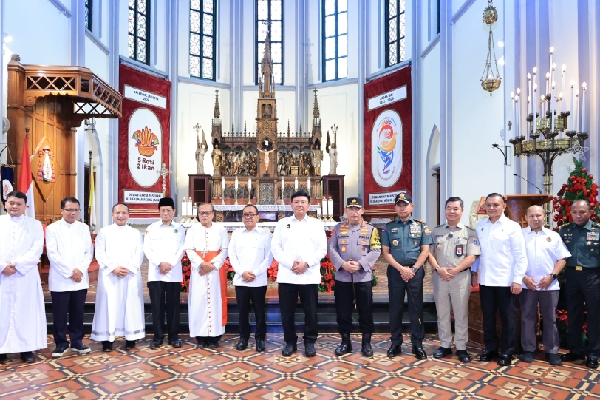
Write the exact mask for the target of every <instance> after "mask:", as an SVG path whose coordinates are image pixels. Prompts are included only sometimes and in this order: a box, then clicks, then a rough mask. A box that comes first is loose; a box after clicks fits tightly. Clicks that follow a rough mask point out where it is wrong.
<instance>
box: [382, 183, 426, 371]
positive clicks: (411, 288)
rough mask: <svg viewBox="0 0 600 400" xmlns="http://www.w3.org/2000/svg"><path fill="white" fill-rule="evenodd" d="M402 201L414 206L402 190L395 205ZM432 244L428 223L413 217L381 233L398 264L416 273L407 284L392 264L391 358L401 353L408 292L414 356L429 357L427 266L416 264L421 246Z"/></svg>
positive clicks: (390, 290)
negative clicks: (425, 312)
mask: <svg viewBox="0 0 600 400" xmlns="http://www.w3.org/2000/svg"><path fill="white" fill-rule="evenodd" d="M400 202H404V203H407V204H410V203H412V198H411V196H410V195H409V194H408V193H407V192H406V191H401V192H400V193H398V194H397V195H396V198H395V201H394V203H395V204H398V203H400ZM431 243H432V240H431V231H430V230H429V228H428V227H427V225H426V224H425V222H423V221H420V220H417V219H415V218H413V217H412V216H411V217H409V218H408V220H406V221H401V220H400V218H396V219H395V220H394V221H392V222H389V223H387V224H386V226H385V229H384V230H383V231H382V233H381V245H382V246H383V247H384V248H385V247H387V248H388V251H389V254H390V255H391V256H392V257H393V259H394V260H395V261H396V262H398V263H399V264H400V265H402V266H403V267H408V268H412V269H413V271H414V274H415V275H414V276H413V277H412V278H411V279H410V280H409V281H408V282H405V281H404V280H403V279H402V276H401V275H400V272H399V271H398V270H397V269H396V268H395V267H393V266H392V265H388V269H387V278H388V292H389V302H390V330H391V333H392V346H391V347H390V349H389V350H388V352H387V354H388V356H389V357H394V356H396V355H398V354H400V345H402V311H403V310H402V309H403V306H404V295H405V293H406V296H407V301H408V313H409V315H410V330H411V341H412V345H413V349H412V350H413V354H415V356H417V358H419V359H425V358H427V354H426V353H425V351H424V350H423V338H424V336H425V328H424V326H423V278H424V276H425V271H424V269H423V265H415V263H416V261H417V259H418V258H419V255H420V254H421V246H424V245H430V244H431ZM423 263H425V261H423Z"/></svg>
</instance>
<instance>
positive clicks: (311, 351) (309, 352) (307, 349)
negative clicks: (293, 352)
mask: <svg viewBox="0 0 600 400" xmlns="http://www.w3.org/2000/svg"><path fill="white" fill-rule="evenodd" d="M304 355H305V356H306V357H314V356H316V355H317V350H316V349H315V344H314V343H304Z"/></svg>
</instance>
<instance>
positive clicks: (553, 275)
mask: <svg viewBox="0 0 600 400" xmlns="http://www.w3.org/2000/svg"><path fill="white" fill-rule="evenodd" d="M550 276H551V277H552V279H554V280H556V278H558V275H556V274H550Z"/></svg>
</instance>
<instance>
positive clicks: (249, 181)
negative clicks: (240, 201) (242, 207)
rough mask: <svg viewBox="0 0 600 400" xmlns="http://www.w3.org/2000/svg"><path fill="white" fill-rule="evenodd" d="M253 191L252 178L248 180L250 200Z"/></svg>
mask: <svg viewBox="0 0 600 400" xmlns="http://www.w3.org/2000/svg"><path fill="white" fill-rule="evenodd" d="M251 189H252V178H248V198H250V191H251Z"/></svg>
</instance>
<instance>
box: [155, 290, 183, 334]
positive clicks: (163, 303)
mask: <svg viewBox="0 0 600 400" xmlns="http://www.w3.org/2000/svg"><path fill="white" fill-rule="evenodd" d="M148 292H149V294H150V307H151V308H152V330H153V332H154V340H155V341H157V342H159V341H160V342H162V341H163V340H164V337H165V334H164V331H163V327H164V325H165V310H166V312H167V334H168V335H169V343H171V342H173V341H174V340H177V339H178V338H179V324H180V322H179V321H180V311H179V303H180V293H181V284H180V283H179V282H162V281H154V282H148Z"/></svg>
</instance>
